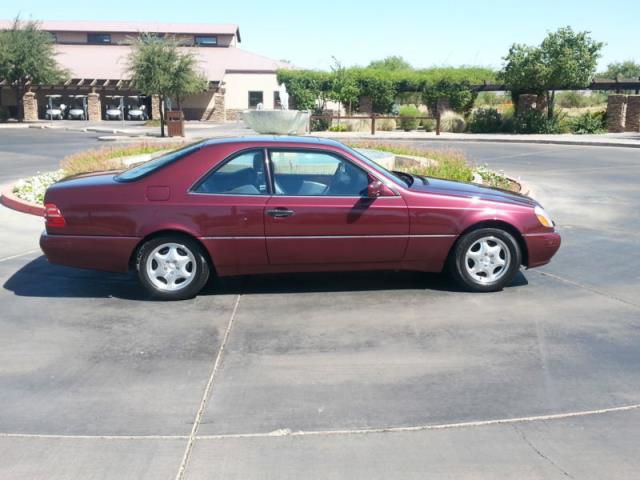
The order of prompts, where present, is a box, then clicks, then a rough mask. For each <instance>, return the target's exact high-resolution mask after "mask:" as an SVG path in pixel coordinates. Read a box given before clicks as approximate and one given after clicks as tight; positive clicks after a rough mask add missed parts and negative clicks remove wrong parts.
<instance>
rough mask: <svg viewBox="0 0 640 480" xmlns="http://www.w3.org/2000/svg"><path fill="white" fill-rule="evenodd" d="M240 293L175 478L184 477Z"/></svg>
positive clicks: (179, 479)
mask: <svg viewBox="0 0 640 480" xmlns="http://www.w3.org/2000/svg"><path fill="white" fill-rule="evenodd" d="M241 295H242V294H238V296H237V297H236V302H235V304H234V305H233V310H232V311H231V316H230V317H229V323H228V324H227V328H226V330H225V332H224V337H223V338H222V343H221V344H220V348H219V349H218V354H217V355H216V359H215V362H214V363H213V367H212V369H211V375H209V380H208V381H207V385H206V387H205V389H204V392H203V394H202V400H201V401H200V407H199V408H198V412H197V413H196V418H195V420H194V422H193V427H192V428H191V434H190V435H189V440H188V441H187V446H186V447H185V451H184V455H183V456H182V461H181V462H180V467H179V468H178V473H177V474H176V480H182V479H183V478H184V474H185V472H186V469H187V465H188V463H189V459H190V458H191V451H192V450H193V444H194V442H195V440H196V437H197V435H198V429H199V427H200V423H201V422H202V416H203V415H204V411H205V408H206V407H207V400H208V399H209V395H210V394H211V391H212V390H213V386H214V380H215V377H216V373H217V372H218V369H219V367H220V365H221V363H222V355H223V354H224V350H225V347H226V345H227V341H228V340H229V334H230V333H231V327H233V321H234V319H235V317H236V312H237V311H238V305H239V304H240V297H241Z"/></svg>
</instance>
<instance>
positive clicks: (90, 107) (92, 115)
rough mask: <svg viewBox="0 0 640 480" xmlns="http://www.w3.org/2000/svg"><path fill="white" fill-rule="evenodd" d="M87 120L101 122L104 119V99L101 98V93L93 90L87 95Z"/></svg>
mask: <svg viewBox="0 0 640 480" xmlns="http://www.w3.org/2000/svg"><path fill="white" fill-rule="evenodd" d="M87 116H88V117H89V118H87V120H90V121H92V122H99V121H101V120H102V101H101V100H100V94H99V93H96V92H91V93H90V94H89V95H87Z"/></svg>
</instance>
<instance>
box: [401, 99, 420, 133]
mask: <svg viewBox="0 0 640 480" xmlns="http://www.w3.org/2000/svg"><path fill="white" fill-rule="evenodd" d="M419 115H420V110H418V107H416V106H415V105H402V106H401V107H400V128H401V129H402V130H404V131H405V132H410V131H411V130H415V129H416V128H418V123H419V121H418V119H417V118H415V117H417V116H419Z"/></svg>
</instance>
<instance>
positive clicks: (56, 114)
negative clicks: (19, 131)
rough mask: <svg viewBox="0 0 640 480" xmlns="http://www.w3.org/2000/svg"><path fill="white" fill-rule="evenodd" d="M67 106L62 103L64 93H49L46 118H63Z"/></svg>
mask: <svg viewBox="0 0 640 480" xmlns="http://www.w3.org/2000/svg"><path fill="white" fill-rule="evenodd" d="M66 108H67V106H66V105H65V104H64V103H62V95H47V109H46V110H45V112H44V118H45V119H46V120H62V119H63V118H64V111H65V110H66Z"/></svg>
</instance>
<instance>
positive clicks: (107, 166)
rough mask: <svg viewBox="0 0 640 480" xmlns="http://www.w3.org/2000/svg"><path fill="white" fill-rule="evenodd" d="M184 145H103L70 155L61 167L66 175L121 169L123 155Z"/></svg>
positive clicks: (152, 151)
mask: <svg viewBox="0 0 640 480" xmlns="http://www.w3.org/2000/svg"><path fill="white" fill-rule="evenodd" d="M182 145H184V144H183V143H181V142H175V143H135V144H131V145H122V146H112V147H102V148H98V149H95V150H87V151H84V152H79V153H74V154H72V155H69V156H67V157H65V158H64V159H63V160H62V162H60V168H61V169H62V170H63V171H64V173H65V176H72V175H79V174H81V173H93V172H105V171H109V170H121V169H122V168H123V164H122V161H121V159H122V158H123V157H131V156H133V155H144V154H147V153H155V152H160V151H163V150H173V149H176V148H178V147H181V146H182Z"/></svg>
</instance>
